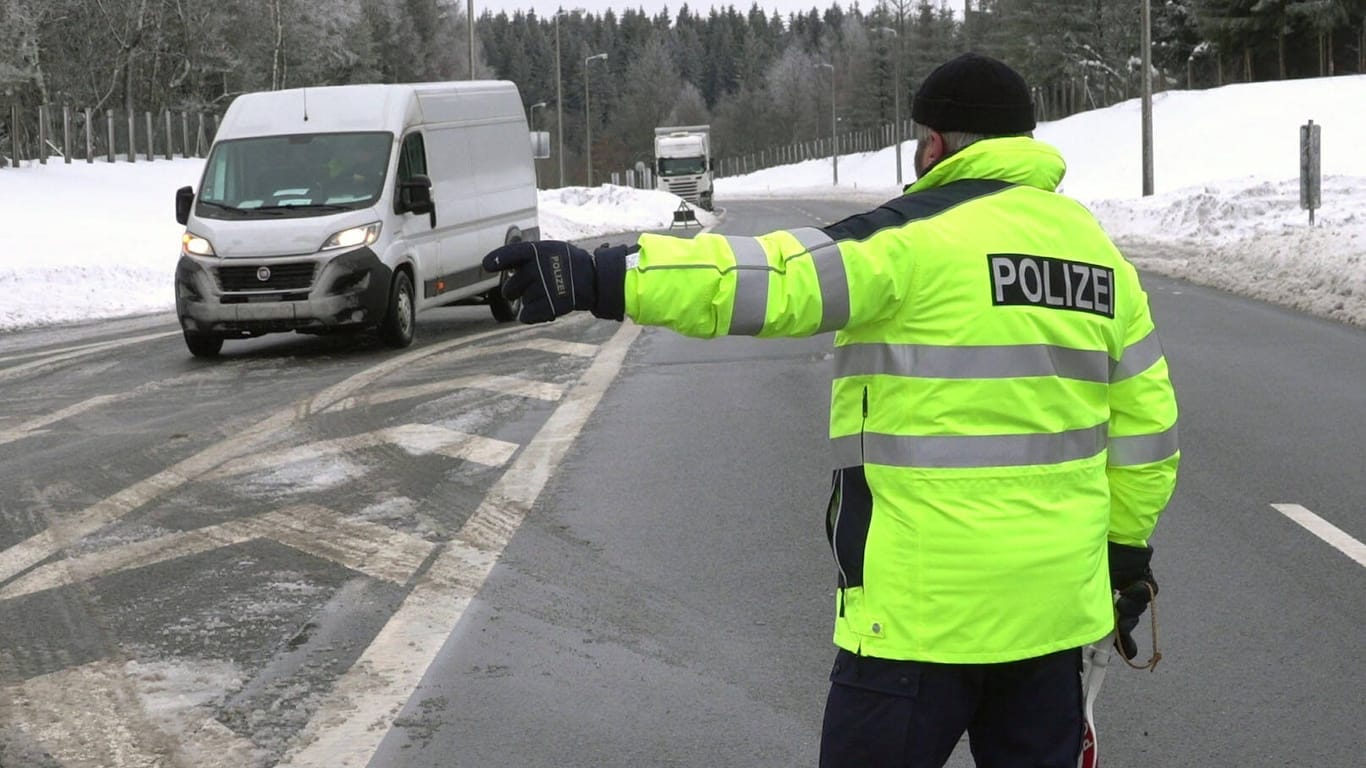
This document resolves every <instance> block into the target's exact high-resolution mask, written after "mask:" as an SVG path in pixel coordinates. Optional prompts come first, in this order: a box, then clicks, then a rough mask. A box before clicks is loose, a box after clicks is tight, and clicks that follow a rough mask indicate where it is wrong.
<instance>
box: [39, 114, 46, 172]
mask: <svg viewBox="0 0 1366 768" xmlns="http://www.w3.org/2000/svg"><path fill="white" fill-rule="evenodd" d="M38 163H39V164H41V165H47V105H46V104H43V105H40V106H39V107H38Z"/></svg>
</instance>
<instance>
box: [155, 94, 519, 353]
mask: <svg viewBox="0 0 1366 768" xmlns="http://www.w3.org/2000/svg"><path fill="white" fill-rule="evenodd" d="M527 135H528V131H527V121H526V115H525V113H524V111H523V109H522V99H521V96H520V95H519V94H518V91H517V86H516V85H514V84H513V83H511V82H498V81H462V82H450V83H416V84H404V85H341V86H328V87H321V88H306V89H305V88H299V89H294V90H285V91H271V92H264V93H248V94H243V95H241V96H238V97H237V99H236V100H234V101H233V103H232V105H231V106H229V107H228V111H227V114H225V115H224V116H223V122H222V125H221V126H220V127H219V130H218V135H217V136H216V137H215V138H214V143H213V147H212V148H211V150H210V151H209V157H208V160H207V161H206V162H205V165H204V176H203V178H202V179H201V181H200V184H199V188H198V189H197V190H196V189H195V188H193V187H184V188H183V189H180V190H178V191H177V193H176V220H177V221H179V222H180V223H181V224H183V225H185V234H184V237H183V238H182V241H181V256H180V261H179V263H178V264H177V266H176V276H175V287H176V313H177V315H178V316H179V319H180V325H181V329H182V330H183V331H184V334H185V344H186V345H187V346H188V347H189V349H190V352H191V353H192V354H194V355H195V356H197V357H213V356H216V355H218V354H219V351H220V350H221V349H222V347H223V341H224V340H225V339H242V338H249V337H253V336H259V335H261V334H264V333H276V332H282V331H296V332H300V333H325V332H331V331H356V330H365V329H377V330H378V331H379V333H380V336H381V337H382V339H383V340H384V341H385V342H386V343H388V344H389V345H391V346H394V347H400V348H401V347H406V346H408V345H409V344H411V343H412V342H413V337H414V332H415V323H416V319H417V315H418V314H419V313H421V312H423V311H424V310H427V309H430V308H433V307H440V306H445V305H449V304H485V305H487V306H488V307H489V309H490V310H491V311H492V313H493V316H494V318H495V319H497V320H499V321H503V322H506V321H509V320H512V319H513V318H514V317H515V316H516V312H517V307H516V306H515V305H513V304H512V303H511V302H509V301H508V300H507V299H504V298H503V296H502V293H501V292H500V291H499V286H500V284H501V281H502V279H503V276H502V275H501V274H497V273H490V272H485V271H484V269H483V267H482V265H481V263H482V259H483V257H484V254H486V253H488V252H489V251H491V250H493V249H494V248H497V247H498V246H500V245H503V244H505V243H509V242H513V241H516V240H536V239H538V238H539V237H540V225H539V219H538V215H537V214H538V211H537V200H536V175H535V171H534V169H533V166H532V154H533V153H532V147H531V143H530V142H528V140H527Z"/></svg>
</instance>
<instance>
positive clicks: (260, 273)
mask: <svg viewBox="0 0 1366 768" xmlns="http://www.w3.org/2000/svg"><path fill="white" fill-rule="evenodd" d="M256 279H257V280H260V281H261V282H263V283H264V282H266V281H267V280H270V267H258V268H257V270H256Z"/></svg>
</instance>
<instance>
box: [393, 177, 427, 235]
mask: <svg viewBox="0 0 1366 768" xmlns="http://www.w3.org/2000/svg"><path fill="white" fill-rule="evenodd" d="M398 191H399V209H400V210H399V212H400V213H415V214H417V215H419V216H421V215H422V214H424V213H425V214H428V215H430V216H431V217H432V228H435V227H436V203H435V202H433V201H432V180H431V178H430V177H428V176H423V175H421V174H417V175H414V176H413V177H412V178H409V179H406V180H404V181H400V182H399V183H398Z"/></svg>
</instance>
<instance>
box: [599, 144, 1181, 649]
mask: <svg viewBox="0 0 1366 768" xmlns="http://www.w3.org/2000/svg"><path fill="white" fill-rule="evenodd" d="M1064 170H1065V165H1064V163H1063V159H1062V157H1061V156H1060V155H1059V153H1058V152H1057V150H1056V149H1054V148H1053V147H1051V146H1049V145H1047V144H1044V143H1042V142H1039V141H1035V140H1034V139H1030V138H1022V137H1021V138H1000V139H989V140H985V141H980V142H977V143H975V144H972V145H970V146H969V147H967V148H965V149H963V150H962V151H960V152H958V153H956V154H954V155H951V156H950V157H948V158H947V159H945V160H943V161H941V162H940V163H939V164H938V165H937V166H935V167H934V168H933V169H931V170H930V172H929V173H927V174H926V175H925V176H924V177H923V178H921V179H919V180H918V181H917V182H916V183H915V184H912V185H911V186H909V187H907V191H906V194H905V195H903V196H902V197H899V198H897V199H895V200H892V201H890V202H888V203H886V204H885V205H883V206H881V207H879V208H877V209H875V210H873V211H870V212H868V213H864V214H859V215H856V216H853V217H850V218H848V219H845V220H843V221H840V222H838V223H835V224H832V225H830V226H828V227H824V228H820V229H817V228H802V229H793V230H788V231H779V232H772V233H770V234H767V235H763V236H761V237H732V236H722V235H715V234H702V235H698V236H697V237H696V238H695V239H692V240H687V239H679V238H671V237H666V236H660V235H642V236H641V237H640V239H639V242H638V245H639V251H638V252H637V253H636V254H634V255H633V256H631V257H628V269H627V274H626V312H627V314H628V315H629V316H630V317H632V318H633V319H634V320H635V321H637V322H639V323H642V324H647V325H660V326H666V327H668V328H672V329H674V330H675V331H678V332H680V333H683V334H687V335H690V336H698V337H713V336H720V335H724V334H732V335H735V334H738V335H754V336H760V337H771V336H806V335H810V334H815V333H819V332H824V331H835V359H834V368H835V370H834V382H833V385H832V387H831V398H830V439H831V443H832V447H833V453H834V457H835V466H836V468H837V469H836V471H835V476H834V483H833V488H832V492H831V498H830V502H829V507H828V515H827V521H826V522H827V535H828V537H829V539H830V544H831V548H832V550H833V552H834V555H835V560H836V563H837V566H838V571H839V589H838V591H837V594H836V606H835V610H836V621H835V634H834V640H835V643H836V644H837V645H838V646H840V647H841V648H845V649H847V650H849V651H853V652H855V653H858V654H862V655H867V656H875V657H879V658H885V659H914V660H920V661H931V662H945V663H992V662H1005V661H1013V660H1017V659H1023V658H1030V657H1034V656H1040V655H1043V654H1047V653H1051V652H1053V651H1058V650H1062V649H1066V648H1074V647H1077V646H1081V645H1084V644H1086V643H1090V642H1093V641H1095V640H1098V639H1100V638H1102V637H1104V636H1105V634H1106V633H1108V632H1109V631H1110V630H1111V629H1112V628H1113V624H1114V617H1113V609H1112V603H1111V593H1110V587H1109V575H1108V564H1107V553H1106V549H1107V548H1106V541H1107V539H1108V540H1110V541H1114V542H1117V543H1120V544H1127V545H1134V546H1143V545H1145V544H1146V543H1147V539H1148V537H1149V536H1150V535H1151V533H1152V531H1153V527H1154V526H1155V525H1156V523H1157V519H1158V516H1159V515H1160V514H1161V512H1162V510H1163V509H1164V508H1165V507H1166V505H1167V502H1168V500H1169V499H1170V497H1171V494H1172V492H1173V490H1174V487H1175V484H1176V472H1177V465H1178V463H1179V460H1180V452H1179V451H1178V448H1177V440H1176V418H1177V404H1176V397H1175V394H1174V392H1173V390H1172V385H1171V382H1170V380H1169V377H1168V372H1167V362H1166V359H1165V357H1164V356H1163V353H1162V347H1161V344H1160V343H1159V341H1158V337H1157V331H1156V329H1155V327H1154V325H1153V320H1152V317H1151V316H1150V314H1149V310H1148V300H1147V294H1146V293H1145V292H1144V291H1143V288H1142V287H1141V286H1140V284H1139V279H1138V274H1137V272H1136V271H1135V269H1134V267H1133V266H1132V265H1131V264H1130V263H1129V262H1128V261H1127V260H1125V259H1124V257H1123V256H1122V255H1121V254H1120V253H1119V251H1118V250H1117V249H1116V248H1115V246H1114V244H1113V243H1111V241H1110V239H1109V238H1108V237H1107V236H1106V235H1105V233H1104V232H1103V231H1102V229H1101V227H1100V226H1099V224H1098V223H1097V222H1096V220H1095V218H1094V217H1093V216H1092V215H1091V214H1090V212H1088V211H1087V210H1086V209H1085V208H1084V207H1083V206H1081V205H1080V204H1078V203H1077V202H1076V201H1074V200H1071V199H1069V198H1067V197H1064V196H1063V195H1060V194H1058V193H1057V192H1056V191H1055V190H1056V189H1057V186H1058V183H1059V182H1060V181H1061V180H1062V176H1063V173H1064Z"/></svg>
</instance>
